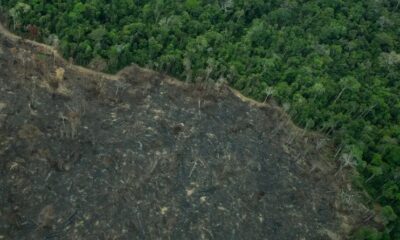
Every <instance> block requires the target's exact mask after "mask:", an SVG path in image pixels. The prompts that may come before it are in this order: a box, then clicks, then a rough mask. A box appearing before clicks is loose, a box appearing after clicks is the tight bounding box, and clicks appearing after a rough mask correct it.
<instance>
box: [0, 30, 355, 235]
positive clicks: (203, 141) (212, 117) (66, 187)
mask: <svg viewBox="0 0 400 240" xmlns="http://www.w3.org/2000/svg"><path fill="white" fill-rule="evenodd" d="M333 155H334V154H333V153H332V150H331V146H330V143H329V140H327V139H323V138H321V137H320V136H317V135H316V134H311V133H306V131H304V130H302V129H298V128H296V127H295V126H293V124H291V122H290V120H289V119H288V118H287V116H286V115H285V114H284V113H283V112H282V111H281V110H279V108H277V107H275V106H273V105H272V104H257V103H252V102H249V101H243V99H240V98H239V97H238V94H235V93H234V92H233V91H231V90H230V89H229V88H228V87H227V86H225V85H221V86H215V85H213V86H208V85H190V84H185V83H181V82H178V81H176V80H174V79H172V78H170V77H168V76H164V75H162V74H159V73H155V72H152V71H149V70H146V69H142V68H139V67H137V66H131V67H128V68H126V69H125V70H123V71H121V72H120V73H119V74H118V75H115V76H110V75H105V74H102V73H96V72H93V71H91V70H87V69H84V68H81V67H77V66H74V65H72V64H69V63H68V62H66V61H65V60H63V59H62V58H60V57H59V56H58V55H57V54H56V53H55V52H54V51H53V50H51V49H50V48H48V47H46V46H44V45H40V44H37V43H34V42H31V41H26V40H21V39H19V38H17V37H15V36H12V35H9V34H8V33H6V32H4V31H3V33H2V34H1V35H0V191H1V192H0V237H1V238H2V239H21V240H23V239H278V240H283V239H342V238H344V235H345V234H346V233H348V231H349V228H348V225H349V224H351V223H352V222H351V220H350V219H351V218H349V217H347V216H349V215H351V214H353V213H352V212H350V211H349V208H350V207H349V206H346V203H345V201H344V200H343V199H347V198H346V197H343V196H344V195H343V194H345V195H346V196H351V190H350V188H349V187H348V186H349V185H348V183H347V181H346V179H345V177H344V174H343V173H341V172H340V173H339V174H338V169H339V167H338V166H336V164H335V163H334V161H333V160H330V159H334V157H333Z"/></svg>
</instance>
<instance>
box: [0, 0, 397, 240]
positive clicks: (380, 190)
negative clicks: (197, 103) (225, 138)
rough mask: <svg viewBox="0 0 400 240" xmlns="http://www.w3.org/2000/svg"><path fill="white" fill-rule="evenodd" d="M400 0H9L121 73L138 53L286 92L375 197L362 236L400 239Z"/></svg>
mask: <svg viewBox="0 0 400 240" xmlns="http://www.w3.org/2000/svg"><path fill="white" fill-rule="evenodd" d="M399 4H400V1H398V0H380V1H376V0H353V1H344V0H311V1H305V0H286V1H280V0H270V1H263V0H218V1H217V0H181V1H172V0H147V1H144V0H116V1H106V0H66V1H57V0H52V1H39V0H34V1H32V0H8V1H7V0H0V8H1V10H2V11H3V12H5V13H6V14H7V16H8V18H9V22H10V28H11V29H14V30H15V31H17V32H19V33H20V34H22V35H25V36H29V37H31V38H37V39H38V40H41V41H43V42H46V43H48V44H51V45H53V46H55V47H57V48H58V49H59V50H60V51H61V52H62V54H63V55H64V56H65V57H66V58H72V59H73V60H74V61H75V62H76V63H77V64H81V65H89V66H91V67H93V68H97V69H98V70H102V71H107V72H116V71H118V70H119V69H121V68H122V67H124V66H127V65H129V64H130V63H132V62H134V63H137V64H139V65H141V66H144V67H149V68H152V69H155V70H158V71H162V72H166V73H168V74H171V75H173V76H175V77H177V78H179V79H182V80H186V81H189V82H218V81H224V82H227V83H229V84H230V85H231V86H232V87H234V88H236V89H238V90H240V91H241V92H242V93H244V94H245V95H247V96H250V97H252V98H254V99H257V100H260V101H267V100H268V99H269V98H270V97H273V98H274V99H276V100H277V101H278V102H279V103H280V104H281V105H282V106H284V109H285V110H286V111H287V112H288V113H289V114H290V116H291V117H292V119H293V120H294V121H295V122H296V123H297V124H299V125H300V126H302V127H305V128H306V129H313V130H318V131H320V132H322V133H325V134H327V135H329V136H331V137H332V138H333V139H334V140H335V143H336V145H337V146H338V157H337V159H338V160H339V161H341V163H342V166H345V167H350V168H354V170H356V173H355V174H354V182H355V184H356V185H357V186H358V187H360V188H361V189H363V190H364V191H365V192H366V193H367V194H366V201H367V203H368V204H369V205H370V206H371V208H372V207H373V206H375V209H376V211H375V214H376V219H380V220H379V223H380V224H378V225H375V226H374V227H372V226H370V227H362V228H361V229H360V230H359V231H358V232H357V233H356V234H355V235H354V237H355V238H358V239H400V80H399V79H400V44H399V41H400V38H399V37H400V31H399V29H400V9H399Z"/></svg>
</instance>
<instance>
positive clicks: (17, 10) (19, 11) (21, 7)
mask: <svg viewBox="0 0 400 240" xmlns="http://www.w3.org/2000/svg"><path fill="white" fill-rule="evenodd" d="M29 10H31V6H29V5H28V4H26V3H21V2H19V3H17V4H16V5H15V6H14V7H13V8H11V9H10V10H9V11H8V13H9V14H10V16H11V18H12V19H13V28H14V31H15V29H16V26H17V24H18V23H19V21H20V20H21V16H22V15H23V14H26V13H27V12H29Z"/></svg>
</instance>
